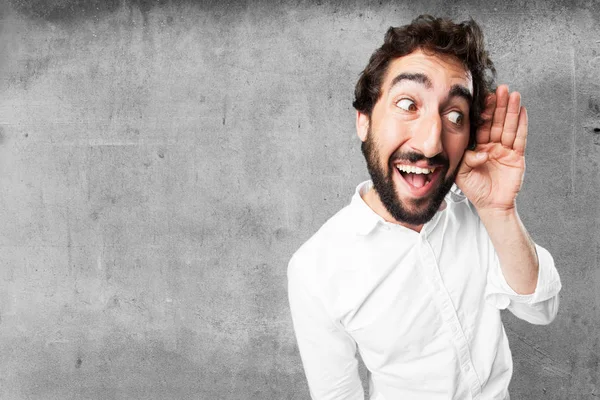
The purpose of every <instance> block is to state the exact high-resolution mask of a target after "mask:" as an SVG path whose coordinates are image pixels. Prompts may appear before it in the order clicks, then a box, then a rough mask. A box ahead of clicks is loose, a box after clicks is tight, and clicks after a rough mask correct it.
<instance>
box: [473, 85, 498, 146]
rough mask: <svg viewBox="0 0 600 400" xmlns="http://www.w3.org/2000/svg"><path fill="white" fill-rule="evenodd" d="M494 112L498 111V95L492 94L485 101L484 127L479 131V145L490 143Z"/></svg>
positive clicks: (482, 116)
mask: <svg viewBox="0 0 600 400" xmlns="http://www.w3.org/2000/svg"><path fill="white" fill-rule="evenodd" d="M494 110H496V94H495V93H492V94H490V95H489V96H488V97H487V98H486V99H485V108H484V110H483V112H482V113H481V119H483V125H481V126H480V127H479V129H478V130H477V138H476V139H477V143H489V141H490V130H491V129H492V120H493V118H494Z"/></svg>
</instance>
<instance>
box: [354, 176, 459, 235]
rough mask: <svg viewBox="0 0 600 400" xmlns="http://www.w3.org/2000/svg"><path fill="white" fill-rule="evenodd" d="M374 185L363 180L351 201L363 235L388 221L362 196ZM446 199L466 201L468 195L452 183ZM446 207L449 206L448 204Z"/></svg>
mask: <svg viewBox="0 0 600 400" xmlns="http://www.w3.org/2000/svg"><path fill="white" fill-rule="evenodd" d="M372 187H373V182H372V181H370V180H368V181H364V182H361V183H360V184H359V185H358V186H357V187H356V190H355V192H354V195H353V196H352V200H351V201H350V207H351V208H352V216H353V218H354V224H355V228H356V233H357V234H358V235H361V236H366V235H368V234H369V233H371V232H372V231H373V229H375V227H376V226H377V224H380V223H381V224H384V223H386V222H385V220H384V219H383V218H382V217H381V216H380V215H379V214H377V213H376V212H375V211H373V210H372V209H371V207H369V206H368V205H367V203H365V201H364V200H363V198H362V196H363V195H365V194H366V193H367V192H368V191H369V190H371V188H372ZM445 200H446V202H447V203H448V202H452V203H458V202H462V201H465V200H466V196H465V195H464V194H463V193H462V192H461V190H460V189H459V188H458V186H456V185H452V188H451V189H450V191H449V192H448V194H447V195H446V197H445ZM446 207H448V204H446ZM436 217H437V214H436V216H434V218H433V219H432V221H433V220H435V219H436ZM432 221H429V222H427V223H426V224H425V228H426V227H427V225H430V222H432Z"/></svg>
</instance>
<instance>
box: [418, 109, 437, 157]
mask: <svg viewBox="0 0 600 400" xmlns="http://www.w3.org/2000/svg"><path fill="white" fill-rule="evenodd" d="M413 147H415V150H418V151H420V152H421V153H422V154H423V155H424V156H425V157H427V158H431V157H433V156H436V155H438V154H440V153H441V152H442V150H443V146H442V119H441V117H440V115H439V114H438V113H432V114H431V115H428V116H426V117H425V118H423V119H422V122H421V124H419V126H418V127H417V132H416V134H415V137H414V142H413Z"/></svg>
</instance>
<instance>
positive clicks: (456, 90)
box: [390, 73, 473, 105]
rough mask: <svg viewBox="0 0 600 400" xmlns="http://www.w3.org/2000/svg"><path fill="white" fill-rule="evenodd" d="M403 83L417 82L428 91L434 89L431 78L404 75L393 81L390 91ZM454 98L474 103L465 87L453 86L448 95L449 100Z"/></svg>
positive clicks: (418, 74)
mask: <svg viewBox="0 0 600 400" xmlns="http://www.w3.org/2000/svg"><path fill="white" fill-rule="evenodd" d="M402 81H412V82H416V83H419V84H421V85H423V86H425V88H426V89H431V88H432V87H433V84H432V83H431V79H429V77H428V76H427V75H425V74H422V73H414V74H413V73H402V74H400V75H398V76H396V77H395V78H394V79H392V82H391V83H390V89H391V88H393V87H394V86H396V85H397V84H399V83H400V82H402ZM452 97H462V98H463V99H465V100H466V101H467V102H468V103H469V105H470V104H472V103H473V95H472V94H471V92H470V91H469V89H467V88H466V87H465V86H463V85H452V87H451V88H450V93H448V99H451V98H452Z"/></svg>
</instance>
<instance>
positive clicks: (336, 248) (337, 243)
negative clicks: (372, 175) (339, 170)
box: [288, 205, 357, 284]
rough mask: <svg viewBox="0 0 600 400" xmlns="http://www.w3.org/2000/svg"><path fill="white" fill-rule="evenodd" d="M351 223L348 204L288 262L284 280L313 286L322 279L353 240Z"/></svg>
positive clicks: (351, 217) (338, 261) (334, 267)
mask: <svg viewBox="0 0 600 400" xmlns="http://www.w3.org/2000/svg"><path fill="white" fill-rule="evenodd" d="M353 222H355V221H354V220H353V216H352V212H351V209H350V206H349V205H348V206H346V207H344V208H343V209H341V210H340V211H338V212H337V213H336V214H335V215H334V216H332V217H331V218H330V219H329V220H327V222H325V223H324V224H323V225H322V226H321V228H320V229H319V230H318V231H317V232H316V233H315V234H313V235H312V236H311V237H310V238H309V239H308V240H307V241H306V242H305V243H304V244H302V246H300V248H299V249H298V250H297V251H296V252H295V253H294V255H293V256H292V258H291V259H290V262H289V265H288V280H289V281H290V282H293V281H305V282H307V283H309V282H310V283H313V284H316V283H317V282H319V281H323V280H326V279H327V276H328V275H330V274H331V272H332V270H335V269H336V267H337V266H338V265H340V264H341V263H342V258H343V257H344V254H345V253H346V251H347V250H348V249H349V248H351V247H352V243H353V242H354V241H355V240H356V237H357V234H356V226H355V224H353Z"/></svg>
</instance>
